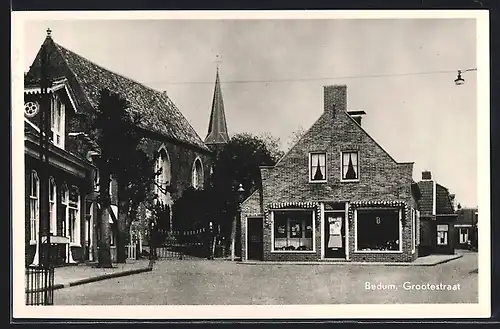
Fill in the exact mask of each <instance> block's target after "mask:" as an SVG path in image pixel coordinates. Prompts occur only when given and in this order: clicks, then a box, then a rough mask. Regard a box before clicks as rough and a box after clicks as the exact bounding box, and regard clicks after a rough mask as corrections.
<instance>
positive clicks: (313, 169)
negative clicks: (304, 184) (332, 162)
mask: <svg viewBox="0 0 500 329" xmlns="http://www.w3.org/2000/svg"><path fill="white" fill-rule="evenodd" d="M309 181H311V182H326V153H310V155H309Z"/></svg>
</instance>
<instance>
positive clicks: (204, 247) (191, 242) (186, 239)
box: [143, 228, 213, 260]
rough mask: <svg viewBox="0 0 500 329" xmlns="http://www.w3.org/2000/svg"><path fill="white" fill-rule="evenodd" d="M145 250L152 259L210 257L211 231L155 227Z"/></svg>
mask: <svg viewBox="0 0 500 329" xmlns="http://www.w3.org/2000/svg"><path fill="white" fill-rule="evenodd" d="M152 233H153V234H152V239H151V241H150V243H149V244H150V245H149V246H144V247H143V248H144V249H145V250H148V252H150V253H151V256H152V258H153V259H163V260H169V259H170V260H174V259H179V260H182V259H202V258H211V257H212V256H213V252H212V242H213V232H212V231H211V230H209V229H206V228H201V229H195V230H187V231H169V230H160V229H156V230H154V231H153V232H152Z"/></svg>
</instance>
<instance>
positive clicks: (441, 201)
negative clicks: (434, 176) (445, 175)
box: [418, 180, 455, 216]
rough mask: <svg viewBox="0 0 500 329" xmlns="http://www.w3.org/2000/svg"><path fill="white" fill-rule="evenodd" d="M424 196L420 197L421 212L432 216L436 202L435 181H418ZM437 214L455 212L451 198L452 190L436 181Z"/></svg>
mask: <svg viewBox="0 0 500 329" xmlns="http://www.w3.org/2000/svg"><path fill="white" fill-rule="evenodd" d="M418 186H419V187H420V192H421V194H422V197H421V199H420V213H421V215H422V216H430V215H432V212H433V202H434V196H433V193H434V182H433V181H431V180H424V181H420V182H418ZM435 188H436V192H435V193H436V215H450V214H454V213H455V210H454V209H453V203H452V201H451V198H450V192H449V191H448V189H447V188H446V187H444V186H442V185H441V184H438V183H436V184H435Z"/></svg>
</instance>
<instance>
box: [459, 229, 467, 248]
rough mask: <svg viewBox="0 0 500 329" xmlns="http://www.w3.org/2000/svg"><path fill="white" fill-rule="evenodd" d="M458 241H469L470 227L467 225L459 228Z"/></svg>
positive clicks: (462, 242)
mask: <svg viewBox="0 0 500 329" xmlns="http://www.w3.org/2000/svg"><path fill="white" fill-rule="evenodd" d="M458 241H459V243H460V244H466V243H468V242H469V229H468V228H467V227H460V228H459V229H458Z"/></svg>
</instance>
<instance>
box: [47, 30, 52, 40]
mask: <svg viewBox="0 0 500 329" xmlns="http://www.w3.org/2000/svg"><path fill="white" fill-rule="evenodd" d="M51 34H52V30H51V29H50V27H49V28H48V29H47V38H50V37H51Z"/></svg>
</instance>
